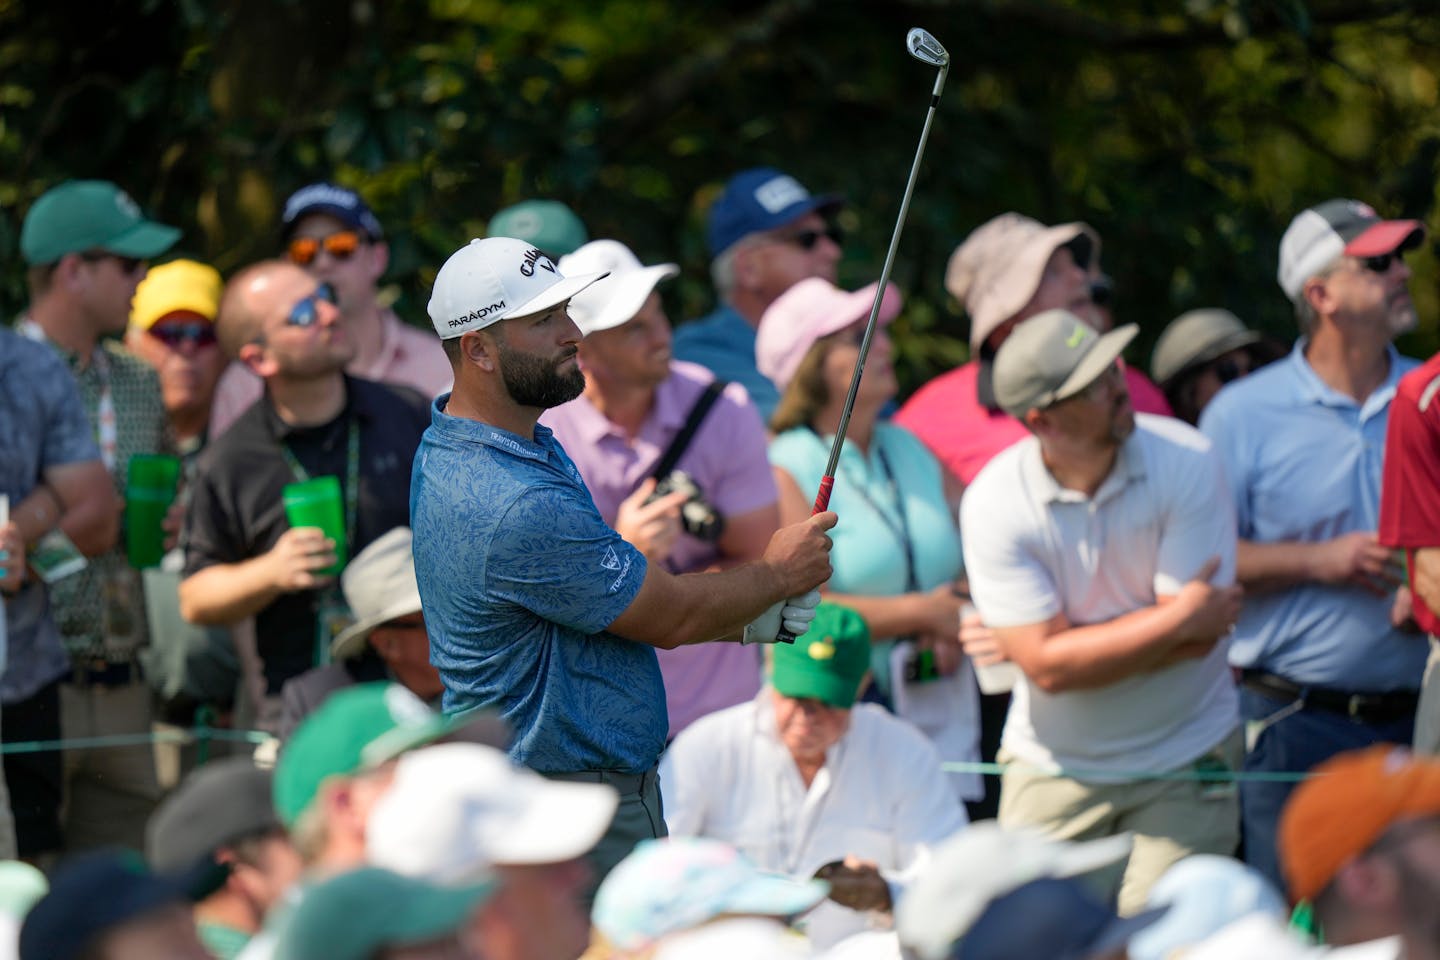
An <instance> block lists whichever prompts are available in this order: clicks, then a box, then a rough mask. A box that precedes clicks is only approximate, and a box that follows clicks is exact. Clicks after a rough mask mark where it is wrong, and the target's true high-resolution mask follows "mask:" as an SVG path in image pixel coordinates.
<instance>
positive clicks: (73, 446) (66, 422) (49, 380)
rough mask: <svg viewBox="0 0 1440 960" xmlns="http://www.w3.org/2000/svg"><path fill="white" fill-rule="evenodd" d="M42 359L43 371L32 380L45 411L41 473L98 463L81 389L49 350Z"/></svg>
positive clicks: (98, 453)
mask: <svg viewBox="0 0 1440 960" xmlns="http://www.w3.org/2000/svg"><path fill="white" fill-rule="evenodd" d="M37 353H39V351H37ZM43 356H44V360H43V363H42V365H41V366H42V369H40V370H37V371H36V377H35V380H34V382H35V384H36V385H37V386H38V387H39V393H40V396H39V397H38V398H37V399H38V400H39V401H40V403H42V404H43V405H44V409H45V436H44V437H43V438H42V440H41V442H42V447H41V451H40V469H41V471H42V472H43V471H45V470H48V469H49V468H51V467H62V466H65V465H66V464H70V463H81V462H84V461H87V460H99V459H100V448H99V446H97V445H96V443H95V433H94V431H93V430H92V429H91V427H90V418H89V417H88V416H87V415H86V414H85V403H84V401H83V400H82V399H81V398H80V387H79V386H78V385H77V384H76V383H75V378H74V377H73V376H71V374H70V371H69V370H67V369H65V365H64V363H62V362H61V361H60V358H59V357H56V356H55V355H54V354H53V353H51V352H50V350H49V349H48V348H47V349H46V350H45V351H44V354H43Z"/></svg>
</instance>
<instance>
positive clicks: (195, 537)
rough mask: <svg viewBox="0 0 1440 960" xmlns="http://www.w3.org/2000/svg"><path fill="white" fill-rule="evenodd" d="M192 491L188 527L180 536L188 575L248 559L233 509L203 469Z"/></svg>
mask: <svg viewBox="0 0 1440 960" xmlns="http://www.w3.org/2000/svg"><path fill="white" fill-rule="evenodd" d="M189 489H190V503H189V505H188V506H187V507H186V508H185V524H184V528H183V529H182V530H181V535H180V542H181V543H182V544H183V545H184V549H185V570H184V573H185V576H187V577H188V576H191V575H192V574H196V573H199V572H200V571H201V570H204V569H205V568H206V567H213V566H215V565H216V564H221V563H239V562H240V561H241V560H246V559H249V558H248V556H247V554H246V552H245V545H244V543H243V542H242V537H241V534H240V530H239V524H238V523H237V522H236V521H235V517H234V514H233V512H232V510H231V509H230V507H231V506H233V505H227V504H226V503H225V501H224V498H223V497H221V496H220V495H219V493H218V491H217V490H216V489H215V484H214V481H213V480H212V478H211V477H210V475H209V472H208V471H206V470H205V469H204V468H203V466H202V467H201V468H200V469H198V470H196V473H195V477H194V479H193V480H192V481H191V482H190V488H189Z"/></svg>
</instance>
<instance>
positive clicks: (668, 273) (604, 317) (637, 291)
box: [570, 263, 680, 337]
mask: <svg viewBox="0 0 1440 960" xmlns="http://www.w3.org/2000/svg"><path fill="white" fill-rule="evenodd" d="M679 273H680V266H679V265H678V264H674V263H660V264H656V265H654V266H650V267H641V268H640V269H639V270H631V271H629V272H627V273H622V274H615V275H613V276H612V279H611V280H610V283H609V284H608V285H609V286H610V287H613V290H612V291H611V293H610V296H609V299H608V300H607V301H606V302H605V305H604V306H603V307H602V308H601V309H599V310H597V311H594V312H593V313H592V311H590V310H589V309H587V308H586V305H584V304H581V303H571V304H570V315H571V317H572V318H573V319H574V320H575V325H576V326H577V327H579V328H580V332H581V333H582V334H584V335H585V336H587V337H588V336H589V335H590V334H592V333H600V332H601V331H603V330H613V329H614V328H616V327H619V326H622V325H624V324H626V323H628V322H629V321H630V320H631V319H632V318H634V316H635V314H637V313H639V312H640V308H641V307H643V306H644V305H645V300H646V299H647V298H648V297H649V296H650V294H651V293H652V292H653V291H654V289H655V288H656V287H657V286H659V285H660V282H661V281H663V280H669V279H670V278H671V277H675V276H678V275H679ZM597 293H598V291H597ZM572 299H573V298H572Z"/></svg>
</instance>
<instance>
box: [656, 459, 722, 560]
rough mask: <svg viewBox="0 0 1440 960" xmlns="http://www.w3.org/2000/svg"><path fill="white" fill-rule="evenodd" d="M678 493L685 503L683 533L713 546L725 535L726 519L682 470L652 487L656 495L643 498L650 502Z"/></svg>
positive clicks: (682, 513)
mask: <svg viewBox="0 0 1440 960" xmlns="http://www.w3.org/2000/svg"><path fill="white" fill-rule="evenodd" d="M677 491H678V492H681V493H684V494H685V502H684V503H683V504H681V505H680V523H681V525H682V526H683V527H684V528H685V532H686V533H688V534H690V536H692V537H694V538H695V539H697V540H704V541H705V542H706V543H714V542H715V541H716V540H719V539H720V536H721V534H723V533H724V532H725V517H724V515H723V514H721V513H720V511H719V510H716V509H715V507H714V505H713V504H711V503H710V501H709V500H706V499H705V492H704V491H703V490H701V489H700V485H699V484H698V483H696V482H695V478H694V477H692V476H690V474H688V473H686V472H685V471H684V470H671V471H670V472H669V473H668V474H666V475H665V476H663V477H661V478H660V479H659V481H657V482H656V484H655V492H654V493H652V494H650V496H649V497H647V498H646V500H645V502H646V503H651V502H653V501H655V500H658V499H659V498H661V497H663V496H667V495H668V494H671V493H675V492H677Z"/></svg>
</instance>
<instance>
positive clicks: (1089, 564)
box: [960, 310, 1241, 912]
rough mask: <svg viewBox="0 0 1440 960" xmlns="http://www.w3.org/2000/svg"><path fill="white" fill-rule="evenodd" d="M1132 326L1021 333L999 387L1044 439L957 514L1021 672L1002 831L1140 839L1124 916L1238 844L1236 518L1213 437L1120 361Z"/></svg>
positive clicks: (978, 592)
mask: <svg viewBox="0 0 1440 960" xmlns="http://www.w3.org/2000/svg"><path fill="white" fill-rule="evenodd" d="M1135 332H1136V328H1135V327H1134V326H1133V325H1131V326H1128V327H1122V328H1120V329H1118V330H1114V331H1112V332H1110V333H1107V334H1105V335H1104V336H1103V337H1102V336H1100V335H1099V334H1097V333H1096V332H1095V331H1094V330H1093V329H1091V328H1090V327H1089V326H1087V325H1086V324H1084V323H1083V322H1082V321H1081V320H1080V319H1078V318H1077V317H1075V316H1074V315H1072V314H1070V313H1068V312H1066V311H1064V310H1052V311H1048V312H1046V313H1042V314H1040V315H1038V316H1036V317H1033V318H1031V319H1030V320H1027V321H1025V322H1024V323H1022V324H1021V325H1020V326H1019V327H1018V328H1017V329H1016V330H1015V332H1014V333H1013V334H1011V335H1010V338H1009V339H1008V340H1006V341H1005V343H1004V345H1002V346H1001V348H1000V352H999V353H998V354H997V356H996V358H995V392H996V396H997V397H998V398H999V400H1000V403H1001V405H1002V406H1004V408H1005V409H1006V411H1007V412H1009V413H1010V414H1011V415H1013V416H1015V417H1017V418H1019V419H1020V420H1021V421H1022V422H1023V423H1024V424H1025V425H1026V426H1027V427H1028V428H1029V429H1030V431H1031V433H1032V434H1033V436H1031V437H1029V438H1027V439H1025V440H1023V441H1021V442H1020V443H1018V444H1016V445H1015V446H1013V447H1011V448H1010V449H1008V450H1006V451H1005V452H1004V453H1001V454H1000V455H998V456H996V457H995V459H993V460H991V461H990V463H989V464H987V465H986V467H985V468H984V469H983V470H981V471H980V474H979V475H978V476H977V477H976V478H975V481H974V482H973V483H972V484H971V485H970V487H969V489H967V490H966V492H965V497H964V500H963V501H962V503H961V508H960V517H961V523H960V526H961V529H962V530H964V531H965V568H966V571H967V572H968V574H969V577H970V589H971V591H972V592H973V594H974V597H975V604H976V606H977V607H978V608H979V611H980V615H981V617H982V619H983V620H984V622H985V624H986V626H988V627H990V628H991V629H992V630H994V632H995V636H996V640H997V641H998V643H999V646H1000V648H1001V650H1002V651H1003V652H1004V653H1005V654H1007V655H1008V656H1009V658H1010V659H1011V660H1013V661H1014V662H1015V663H1016V664H1017V665H1018V666H1019V667H1020V668H1021V670H1022V671H1024V674H1025V677H1024V680H1023V682H1022V683H1021V684H1020V685H1019V686H1018V687H1017V688H1016V691H1015V699H1014V701H1013V703H1012V704H1011V707H1010V715H1009V718H1008V720H1007V721H1006V724H1005V734H1004V738H1003V740H1002V743H1001V757H1002V758H1003V759H1008V760H1013V761H1016V763H1015V764H1014V765H1012V766H1011V767H1010V769H1008V770H1007V771H1006V772H1005V774H1004V778H1003V779H1002V781H1001V788H1000V822H1001V824H1003V825H1004V826H1006V827H1033V828H1036V829H1040V830H1043V831H1044V832H1046V833H1048V834H1049V835H1051V836H1053V837H1056V838H1058V839H1065V840H1075V839H1091V838H1095V837H1100V836H1105V835H1108V834H1112V833H1119V832H1121V831H1125V830H1131V831H1134V833H1135V835H1136V836H1135V848H1134V851H1133V853H1132V854H1131V857H1130V862H1129V865H1128V866H1127V868H1126V870H1125V875H1124V878H1123V883H1122V885H1121V888H1120V908H1121V911H1122V912H1134V911H1135V910H1138V909H1139V908H1140V907H1142V906H1143V904H1144V902H1145V896H1146V893H1147V891H1148V889H1149V887H1150V885H1151V884H1152V883H1153V882H1154V881H1155V879H1157V878H1158V877H1159V876H1160V874H1162V873H1163V872H1164V871H1165V869H1166V868H1167V867H1169V866H1170V864H1172V863H1174V862H1175V861H1177V860H1179V859H1180V858H1182V857H1184V856H1186V855H1187V854H1190V853H1221V854H1229V853H1232V852H1233V851H1234V848H1235V845H1236V842H1237V840H1238V833H1239V811H1238V805H1237V801H1236V791H1235V784H1234V782H1233V780H1231V779H1230V778H1229V776H1228V774H1229V771H1230V770H1232V769H1234V768H1235V767H1236V766H1237V765H1238V763H1239V761H1240V747H1241V744H1240V736H1239V731H1238V727H1239V717H1238V708H1237V704H1236V694H1235V687H1234V683H1233V681H1232V680H1231V677H1230V671H1229V668H1228V666H1227V664H1226V660H1225V654H1226V642H1225V641H1226V639H1227V637H1228V631H1229V630H1230V629H1233V627H1234V623H1235V618H1236V617H1237V616H1238V615H1239V607H1240V588H1239V587H1236V586H1233V585H1231V584H1233V582H1234V576H1235V526H1234V508H1233V506H1232V504H1231V500H1230V495H1229V492H1228V488H1227V487H1226V485H1225V483H1224V477H1223V473H1222V468H1221V465H1220V461H1219V458H1218V457H1217V456H1216V455H1215V453H1214V452H1213V451H1212V450H1211V448H1210V442H1209V441H1208V440H1206V439H1205V437H1204V436H1202V435H1201V434H1200V433H1199V432H1198V431H1196V430H1194V429H1193V428H1191V427H1189V426H1187V425H1185V424H1183V423H1181V422H1180V421H1178V420H1173V419H1170V418H1167V417H1155V416H1149V415H1145V414H1141V415H1138V416H1137V415H1136V414H1135V413H1134V412H1133V411H1132V409H1131V407H1130V399H1129V393H1128V391H1127V390H1126V387H1125V379H1124V377H1123V376H1122V375H1121V374H1122V370H1123V367H1122V366H1121V361H1120V359H1119V357H1120V352H1121V351H1122V350H1123V349H1124V348H1125V345H1126V344H1127V343H1128V342H1129V341H1130V339H1131V338H1132V337H1134V335H1135Z"/></svg>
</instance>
